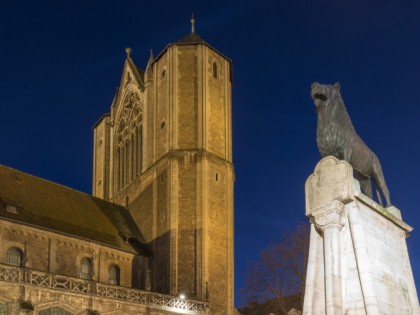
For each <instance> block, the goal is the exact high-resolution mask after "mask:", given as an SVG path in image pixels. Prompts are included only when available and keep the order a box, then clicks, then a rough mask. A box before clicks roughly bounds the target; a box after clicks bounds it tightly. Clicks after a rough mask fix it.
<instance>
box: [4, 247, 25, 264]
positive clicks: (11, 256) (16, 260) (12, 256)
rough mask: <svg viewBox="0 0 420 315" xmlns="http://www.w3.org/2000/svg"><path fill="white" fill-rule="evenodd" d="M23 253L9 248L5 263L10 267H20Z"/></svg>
mask: <svg viewBox="0 0 420 315" xmlns="http://www.w3.org/2000/svg"><path fill="white" fill-rule="evenodd" d="M22 261H23V252H22V250H21V249H20V248H17V247H11V248H9V250H8V251H7V263H8V264H9V265H12V266H16V267H22Z"/></svg>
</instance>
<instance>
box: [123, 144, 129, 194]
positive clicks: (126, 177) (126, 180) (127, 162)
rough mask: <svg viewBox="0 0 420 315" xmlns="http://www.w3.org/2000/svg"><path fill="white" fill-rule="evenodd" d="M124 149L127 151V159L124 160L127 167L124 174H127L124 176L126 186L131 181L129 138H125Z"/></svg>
mask: <svg viewBox="0 0 420 315" xmlns="http://www.w3.org/2000/svg"><path fill="white" fill-rule="evenodd" d="M124 151H125V161H124V163H125V167H124V174H125V176H124V177H125V178H124V186H125V185H127V184H128V182H129V174H130V172H129V171H130V164H129V158H130V155H129V153H130V152H129V151H128V140H125V149H124Z"/></svg>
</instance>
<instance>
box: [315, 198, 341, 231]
mask: <svg viewBox="0 0 420 315" xmlns="http://www.w3.org/2000/svg"><path fill="white" fill-rule="evenodd" d="M343 214H344V204H343V203H342V202H340V201H338V200H334V201H332V202H330V203H329V204H327V205H325V206H322V207H320V208H317V209H315V210H312V212H311V215H312V218H313V221H314V223H315V225H316V228H317V230H318V231H321V233H322V231H324V230H325V229H328V228H337V229H339V230H341V228H342V227H343V226H344V218H343Z"/></svg>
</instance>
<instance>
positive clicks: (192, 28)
mask: <svg viewBox="0 0 420 315" xmlns="http://www.w3.org/2000/svg"><path fill="white" fill-rule="evenodd" d="M194 24H195V19H194V13H192V15H191V33H195V27H194Z"/></svg>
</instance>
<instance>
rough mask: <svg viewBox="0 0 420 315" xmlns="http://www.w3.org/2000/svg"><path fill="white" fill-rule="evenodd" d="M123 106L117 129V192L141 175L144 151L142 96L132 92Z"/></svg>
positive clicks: (126, 97)
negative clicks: (142, 139) (142, 138)
mask: <svg viewBox="0 0 420 315" xmlns="http://www.w3.org/2000/svg"><path fill="white" fill-rule="evenodd" d="M121 106H122V108H121V109H120V111H119V114H118V115H119V116H118V118H117V123H116V129H115V130H116V134H115V147H114V152H115V155H114V156H115V157H116V158H115V164H114V166H115V168H114V169H115V171H114V176H115V180H114V183H115V192H118V191H119V190H121V189H123V188H124V187H125V186H126V185H128V184H129V183H130V182H131V181H132V180H134V179H136V178H137V177H138V176H139V175H140V173H141V154H142V151H143V148H142V141H141V128H142V123H143V108H142V107H143V99H142V96H141V95H139V94H137V93H136V92H134V91H131V92H129V93H127V95H126V96H125V98H124V100H123V103H122V104H121ZM139 131H140V132H139Z"/></svg>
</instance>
